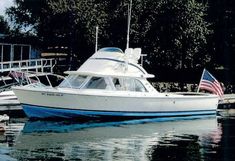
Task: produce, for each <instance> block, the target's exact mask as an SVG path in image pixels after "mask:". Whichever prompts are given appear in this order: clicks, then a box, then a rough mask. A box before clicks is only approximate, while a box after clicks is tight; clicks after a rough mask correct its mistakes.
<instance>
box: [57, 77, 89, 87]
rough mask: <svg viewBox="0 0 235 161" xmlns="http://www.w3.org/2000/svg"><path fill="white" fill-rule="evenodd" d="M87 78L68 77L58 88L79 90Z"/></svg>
mask: <svg viewBox="0 0 235 161" xmlns="http://www.w3.org/2000/svg"><path fill="white" fill-rule="evenodd" d="M86 78H87V76H83V75H69V76H68V77H67V78H66V80H64V81H62V82H61V84H60V85H59V87H64V88H69V87H72V88H80V86H81V85H82V83H83V82H84V81H85V80H86Z"/></svg>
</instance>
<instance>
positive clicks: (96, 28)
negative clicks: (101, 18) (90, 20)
mask: <svg viewBox="0 0 235 161" xmlns="http://www.w3.org/2000/svg"><path fill="white" fill-rule="evenodd" d="M98 32H99V26H96V27H95V52H97V50H98Z"/></svg>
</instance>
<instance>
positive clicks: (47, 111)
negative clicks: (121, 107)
mask: <svg viewBox="0 0 235 161" xmlns="http://www.w3.org/2000/svg"><path fill="white" fill-rule="evenodd" d="M22 106H23V110H24V112H25V113H26V115H27V116H28V117H29V118H53V117H60V118H76V117H80V116H82V117H105V116H107V117H111V116H116V117H174V116H193V115H214V114H216V110H198V111H170V112H121V111H115V112H111V111H89V110H74V109H60V108H52V107H42V106H34V105H26V104H23V105H22Z"/></svg>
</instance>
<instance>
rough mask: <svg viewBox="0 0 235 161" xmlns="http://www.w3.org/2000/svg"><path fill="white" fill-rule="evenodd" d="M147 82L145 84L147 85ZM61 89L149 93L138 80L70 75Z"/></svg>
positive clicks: (61, 85)
mask: <svg viewBox="0 0 235 161" xmlns="http://www.w3.org/2000/svg"><path fill="white" fill-rule="evenodd" d="M146 83H147V82H145V84H146ZM59 88H76V89H103V90H113V91H135V92H148V91H149V90H148V89H147V88H146V87H145V86H144V84H143V82H142V81H140V80H138V79H136V78H121V77H98V76H86V75H69V76H68V77H67V78H66V80H64V81H63V82H62V83H61V84H60V85H59Z"/></svg>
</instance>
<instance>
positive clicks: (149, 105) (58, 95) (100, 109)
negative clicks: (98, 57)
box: [14, 87, 218, 118]
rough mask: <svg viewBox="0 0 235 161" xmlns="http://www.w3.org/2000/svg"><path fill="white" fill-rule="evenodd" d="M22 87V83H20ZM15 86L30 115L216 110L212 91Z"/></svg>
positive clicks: (181, 113) (137, 114)
mask: <svg viewBox="0 0 235 161" xmlns="http://www.w3.org/2000/svg"><path fill="white" fill-rule="evenodd" d="M22 88H23V87H22ZM22 88H20V87H18V88H14V92H15V93H16V95H17V96H18V99H19V100H20V102H21V103H22V105H23V110H24V111H25V113H26V115H27V116H28V117H29V118H77V117H92V118H100V117H125V118H136V117H172V116H192V115H209V114H216V109H217V105H218V98H217V97H216V96H212V95H195V96H192V95H189V96H187V95H186V96H183V95H169V96H166V95H159V96H153V95H141V94H139V95H136V94H134V93H133V94H132V93H128V94H126V95H125V94H124V93H115V92H110V93H107V92H105V93H104V92H102V91H100V93H97V92H96V94H94V92H92V91H91V92H90V93H89V92H87V91H84V92H81V91H80V92H79V93H78V92H77V93H76V92H74V93H73V92H71V91H70V92H66V91H60V90H52V89H50V91H46V90H36V89H34V90H32V89H26V88H25V89H22Z"/></svg>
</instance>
